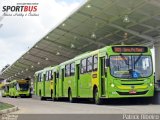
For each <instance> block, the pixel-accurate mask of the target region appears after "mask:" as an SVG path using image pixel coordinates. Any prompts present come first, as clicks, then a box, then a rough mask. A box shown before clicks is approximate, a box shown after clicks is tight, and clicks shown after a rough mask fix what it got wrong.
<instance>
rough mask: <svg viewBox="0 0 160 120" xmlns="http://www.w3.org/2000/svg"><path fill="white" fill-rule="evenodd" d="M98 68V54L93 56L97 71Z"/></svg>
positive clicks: (94, 67)
mask: <svg viewBox="0 0 160 120" xmlns="http://www.w3.org/2000/svg"><path fill="white" fill-rule="evenodd" d="M97 69H98V56H97V55H95V56H93V71H97Z"/></svg>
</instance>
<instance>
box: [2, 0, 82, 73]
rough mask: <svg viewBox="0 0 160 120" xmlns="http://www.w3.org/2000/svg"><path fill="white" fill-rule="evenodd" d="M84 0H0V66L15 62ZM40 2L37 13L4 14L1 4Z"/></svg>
mask: <svg viewBox="0 0 160 120" xmlns="http://www.w3.org/2000/svg"><path fill="white" fill-rule="evenodd" d="M84 1H85V0H0V25H1V24H3V25H2V27H1V28H0V70H1V69H2V68H3V67H4V66H5V65H7V64H10V65H11V64H12V63H14V62H15V61H16V60H17V59H18V58H20V56H21V55H23V54H24V53H25V52H26V51H27V50H29V49H30V48H31V47H32V46H33V45H34V44H35V43H36V42H37V41H39V40H40V39H41V38H42V37H43V36H44V35H46V34H47V33H48V32H49V31H50V30H51V29H53V28H54V27H55V26H56V25H57V24H59V23H60V22H61V21H62V20H64V18H65V17H67V16H68V15H69V14H71V13H72V12H73V11H74V10H75V9H77V7H78V6H79V5H80V4H82V3H83V2H84ZM35 2H36V3H39V5H38V11H37V13H38V14H39V16H27V17H21V16H4V17H3V19H1V18H2V17H1V16H2V15H3V14H4V12H2V8H3V6H6V5H9V6H13V5H16V4H17V3H35Z"/></svg>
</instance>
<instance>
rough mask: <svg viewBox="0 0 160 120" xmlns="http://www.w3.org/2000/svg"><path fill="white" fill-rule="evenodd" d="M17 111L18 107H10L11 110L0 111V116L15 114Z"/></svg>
mask: <svg viewBox="0 0 160 120" xmlns="http://www.w3.org/2000/svg"><path fill="white" fill-rule="evenodd" d="M17 110H18V107H12V108H9V109H5V110H1V111H0V114H7V113H10V112H15V111H17Z"/></svg>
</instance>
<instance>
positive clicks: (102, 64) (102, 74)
mask: <svg viewBox="0 0 160 120" xmlns="http://www.w3.org/2000/svg"><path fill="white" fill-rule="evenodd" d="M100 68H101V69H100V83H101V84H100V90H101V95H102V96H105V57H101V58H100Z"/></svg>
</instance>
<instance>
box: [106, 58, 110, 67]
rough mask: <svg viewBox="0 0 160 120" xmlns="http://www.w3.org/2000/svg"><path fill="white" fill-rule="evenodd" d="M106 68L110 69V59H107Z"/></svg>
mask: <svg viewBox="0 0 160 120" xmlns="http://www.w3.org/2000/svg"><path fill="white" fill-rule="evenodd" d="M106 67H109V59H106Z"/></svg>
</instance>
